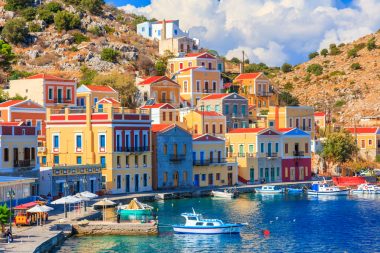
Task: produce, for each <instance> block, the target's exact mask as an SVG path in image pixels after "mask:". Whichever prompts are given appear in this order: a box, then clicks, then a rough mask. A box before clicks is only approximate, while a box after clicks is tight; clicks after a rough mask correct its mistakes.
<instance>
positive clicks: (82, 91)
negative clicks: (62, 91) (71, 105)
mask: <svg viewBox="0 0 380 253" xmlns="http://www.w3.org/2000/svg"><path fill="white" fill-rule="evenodd" d="M86 97H90V106H91V107H93V106H95V105H96V103H97V102H98V101H100V100H102V99H103V98H112V99H115V100H117V101H119V93H118V92H117V91H116V90H114V89H113V88H111V87H110V86H108V85H106V86H102V85H82V86H80V87H79V88H78V89H77V105H78V106H85V105H86Z"/></svg>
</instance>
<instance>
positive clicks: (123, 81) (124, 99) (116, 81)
mask: <svg viewBox="0 0 380 253" xmlns="http://www.w3.org/2000/svg"><path fill="white" fill-rule="evenodd" d="M94 83H95V84H97V85H109V86H111V87H112V88H114V89H115V90H117V91H118V92H119V95H120V100H121V103H122V105H123V106H125V107H128V108H136V107H137V106H138V97H139V94H138V89H137V87H136V85H135V81H134V78H133V77H132V76H130V75H127V74H125V73H118V72H112V73H110V74H104V75H98V76H97V77H95V78H94Z"/></svg>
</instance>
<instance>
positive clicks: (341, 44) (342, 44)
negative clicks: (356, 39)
mask: <svg viewBox="0 0 380 253" xmlns="http://www.w3.org/2000/svg"><path fill="white" fill-rule="evenodd" d="M345 45H346V44H344V43H340V44H339V45H338V47H344V46H345Z"/></svg>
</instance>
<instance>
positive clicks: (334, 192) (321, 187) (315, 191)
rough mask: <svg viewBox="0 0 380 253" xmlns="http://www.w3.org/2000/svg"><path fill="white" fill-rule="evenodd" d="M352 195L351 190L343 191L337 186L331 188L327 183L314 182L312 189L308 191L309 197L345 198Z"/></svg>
mask: <svg viewBox="0 0 380 253" xmlns="http://www.w3.org/2000/svg"><path fill="white" fill-rule="evenodd" d="M349 193H350V190H349V189H343V190H341V189H340V188H338V187H336V186H330V185H328V184H327V183H322V182H313V184H312V185H311V189H310V190H308V191H307V194H308V195H317V196H318V195H328V196H344V195H348V194H349Z"/></svg>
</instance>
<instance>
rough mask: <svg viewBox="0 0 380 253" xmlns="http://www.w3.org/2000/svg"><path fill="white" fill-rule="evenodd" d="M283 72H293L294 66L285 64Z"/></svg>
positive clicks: (282, 68)
mask: <svg viewBox="0 0 380 253" xmlns="http://www.w3.org/2000/svg"><path fill="white" fill-rule="evenodd" d="M281 70H282V72H284V73H288V72H290V71H292V65H290V64H289V63H286V62H285V63H284V64H282V66H281Z"/></svg>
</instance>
